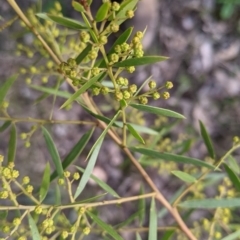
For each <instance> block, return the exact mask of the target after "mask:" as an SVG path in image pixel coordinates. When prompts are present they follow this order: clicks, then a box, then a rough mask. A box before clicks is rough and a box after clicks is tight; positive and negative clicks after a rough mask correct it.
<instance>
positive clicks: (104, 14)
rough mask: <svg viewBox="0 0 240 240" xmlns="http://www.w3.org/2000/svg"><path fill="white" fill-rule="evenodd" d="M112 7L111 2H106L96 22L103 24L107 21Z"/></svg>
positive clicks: (97, 15) (98, 13) (98, 12)
mask: <svg viewBox="0 0 240 240" xmlns="http://www.w3.org/2000/svg"><path fill="white" fill-rule="evenodd" d="M110 6H111V5H110V4H109V2H105V3H103V4H102V5H101V7H100V8H99V9H98V11H97V14H96V16H95V20H96V22H102V21H103V20H105V19H106V17H107V15H108V11H109V8H110Z"/></svg>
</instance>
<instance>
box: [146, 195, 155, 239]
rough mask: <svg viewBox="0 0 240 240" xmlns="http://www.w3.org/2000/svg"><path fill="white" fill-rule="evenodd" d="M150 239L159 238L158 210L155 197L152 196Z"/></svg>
mask: <svg viewBox="0 0 240 240" xmlns="http://www.w3.org/2000/svg"><path fill="white" fill-rule="evenodd" d="M148 239H149V240H150V239H151V240H157V211H156V206H155V199H154V198H152V201H151V207H150V221H149V232H148Z"/></svg>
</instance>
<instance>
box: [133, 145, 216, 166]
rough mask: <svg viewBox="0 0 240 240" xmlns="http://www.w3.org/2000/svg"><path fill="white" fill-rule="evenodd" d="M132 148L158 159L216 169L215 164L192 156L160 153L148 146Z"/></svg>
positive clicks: (134, 150)
mask: <svg viewBox="0 0 240 240" xmlns="http://www.w3.org/2000/svg"><path fill="white" fill-rule="evenodd" d="M130 149H131V150H132V151H133V152H138V153H141V154H144V155H145V156H148V157H151V158H153V159H156V160H157V161H162V160H165V161H173V162H177V163H184V164H192V165H195V166H199V167H206V168H209V169H215V166H213V165H211V164H209V163H207V162H204V161H202V160H199V159H197V158H190V157H185V156H181V155H176V154H172V153H160V152H158V151H154V150H151V149H147V148H138V147H132V148H130Z"/></svg>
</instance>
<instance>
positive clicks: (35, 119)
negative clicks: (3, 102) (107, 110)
mask: <svg viewBox="0 0 240 240" xmlns="http://www.w3.org/2000/svg"><path fill="white" fill-rule="evenodd" d="M0 120H2V121H12V122H14V123H17V122H29V123H39V124H84V125H97V124H96V122H91V121H75V120H72V121H71V120H70V121H68V120H47V119H37V118H31V117H29V118H12V117H0Z"/></svg>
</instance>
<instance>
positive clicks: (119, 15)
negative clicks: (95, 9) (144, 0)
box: [116, 0, 139, 24]
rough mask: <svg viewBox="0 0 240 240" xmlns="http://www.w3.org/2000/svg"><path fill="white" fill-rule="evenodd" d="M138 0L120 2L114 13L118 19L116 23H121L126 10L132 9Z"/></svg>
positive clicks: (124, 17)
mask: <svg viewBox="0 0 240 240" xmlns="http://www.w3.org/2000/svg"><path fill="white" fill-rule="evenodd" d="M138 2H139V0H126V1H123V2H122V3H121V5H120V9H119V11H118V13H117V14H116V18H117V19H118V21H117V23H118V24H121V23H122V22H124V21H125V19H126V12H127V11H128V10H134V9H135V7H136V5H137V3H138Z"/></svg>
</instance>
